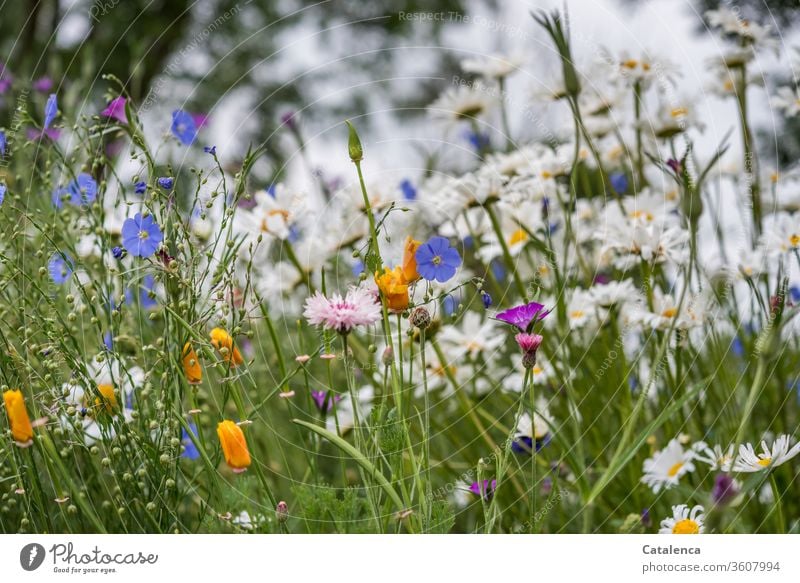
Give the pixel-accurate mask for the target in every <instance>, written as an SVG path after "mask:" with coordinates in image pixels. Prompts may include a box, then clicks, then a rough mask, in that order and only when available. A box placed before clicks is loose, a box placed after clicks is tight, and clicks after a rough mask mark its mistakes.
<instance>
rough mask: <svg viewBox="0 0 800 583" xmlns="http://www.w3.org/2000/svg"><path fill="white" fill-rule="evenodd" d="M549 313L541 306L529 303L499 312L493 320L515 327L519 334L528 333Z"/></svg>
mask: <svg viewBox="0 0 800 583" xmlns="http://www.w3.org/2000/svg"><path fill="white" fill-rule="evenodd" d="M549 313H550V312H549V311H547V310H545V309H544V306H543V305H542V304H540V303H537V302H531V303H529V304H523V305H521V306H515V307H513V308H510V309H508V310H506V311H504V312H500V313H499V314H497V315H496V316H495V320H500V321H501V322H505V323H506V324H511V325H512V326H516V328H517V329H518V330H519V331H520V332H530V329H531V328H532V327H533V325H534V324H535V323H536V322H538V321H539V320H543V319H544V318H545V317H546V316H547V314H549Z"/></svg>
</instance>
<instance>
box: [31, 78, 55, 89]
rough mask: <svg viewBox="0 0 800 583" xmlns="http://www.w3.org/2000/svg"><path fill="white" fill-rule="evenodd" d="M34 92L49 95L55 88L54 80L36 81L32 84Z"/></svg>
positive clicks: (41, 79)
mask: <svg viewBox="0 0 800 583" xmlns="http://www.w3.org/2000/svg"><path fill="white" fill-rule="evenodd" d="M31 87H33V90H34V91H39V92H41V93H47V92H48V91H50V90H51V89H52V88H53V80H52V79H51V78H50V77H47V76H45V77H40V78H39V79H37V80H36V81H34V82H33V83H32V84H31Z"/></svg>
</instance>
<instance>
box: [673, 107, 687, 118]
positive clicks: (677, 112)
mask: <svg viewBox="0 0 800 583" xmlns="http://www.w3.org/2000/svg"><path fill="white" fill-rule="evenodd" d="M687 113H689V110H688V109H686V108H685V107H674V108H672V109H671V110H670V112H669V114H670V115H671V116H672V117H680V116H682V115H686V114H687Z"/></svg>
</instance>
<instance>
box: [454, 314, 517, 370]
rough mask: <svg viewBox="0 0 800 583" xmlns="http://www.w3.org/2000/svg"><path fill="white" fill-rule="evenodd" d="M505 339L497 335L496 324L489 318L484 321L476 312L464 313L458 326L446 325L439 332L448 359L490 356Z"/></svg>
mask: <svg viewBox="0 0 800 583" xmlns="http://www.w3.org/2000/svg"><path fill="white" fill-rule="evenodd" d="M505 341H506V339H505V338H504V336H503V335H502V334H500V333H498V323H497V321H495V320H491V319H489V318H486V319H484V318H483V317H482V316H481V314H480V313H478V312H473V311H469V312H465V313H464V315H463V316H462V317H461V318H460V320H459V325H458V326H454V325H447V326H445V327H444V328H443V329H442V330H441V331H440V332H439V342H440V343H441V345H442V349H443V350H444V351H445V354H446V355H447V357H448V358H450V359H452V360H458V359H460V358H462V357H463V356H464V355H469V356H470V358H475V357H477V356H478V354H480V353H483V354H485V355H486V356H492V354H493V353H494V352H495V351H496V350H497V349H498V348H499V347H500V346H502V345H503V344H505Z"/></svg>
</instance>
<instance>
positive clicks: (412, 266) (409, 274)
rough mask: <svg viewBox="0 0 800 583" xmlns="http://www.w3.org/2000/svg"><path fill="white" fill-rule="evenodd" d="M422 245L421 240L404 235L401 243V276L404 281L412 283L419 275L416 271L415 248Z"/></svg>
mask: <svg viewBox="0 0 800 583" xmlns="http://www.w3.org/2000/svg"><path fill="white" fill-rule="evenodd" d="M420 245H422V241H417V240H415V239H412V238H411V237H406V242H405V244H404V245H403V277H404V278H405V280H406V283H414V282H415V281H417V280H418V279H419V278H420V277H421V276H420V274H419V273H417V258H416V254H417V249H418V248H419V246H420Z"/></svg>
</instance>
